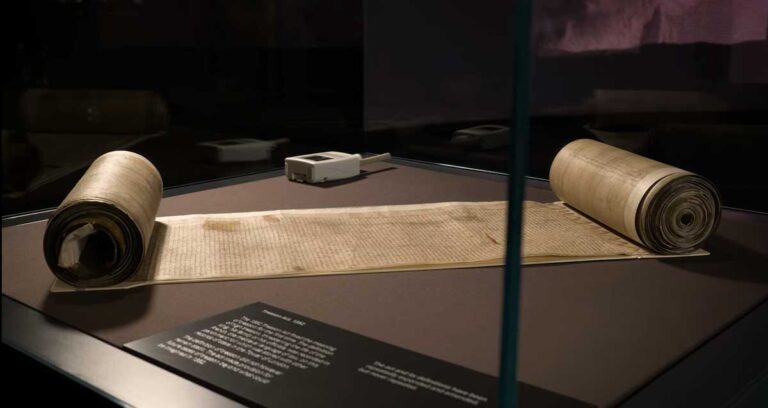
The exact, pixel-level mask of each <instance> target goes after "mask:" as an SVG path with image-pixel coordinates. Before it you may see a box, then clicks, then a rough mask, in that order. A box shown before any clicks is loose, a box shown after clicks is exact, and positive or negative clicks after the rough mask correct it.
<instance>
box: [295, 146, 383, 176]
mask: <svg viewBox="0 0 768 408" xmlns="http://www.w3.org/2000/svg"><path fill="white" fill-rule="evenodd" d="M391 157H392V156H390V154H389V153H384V154H380V155H377V156H371V157H366V158H363V156H361V155H359V154H349V153H341V152H322V153H312V154H305V155H302V156H293V157H286V159H285V176H286V177H288V179H289V180H291V181H298V182H300V183H312V184H314V183H323V182H326V181H333V180H341V179H346V178H350V177H355V176H357V175H359V174H360V166H364V165H366V164H371V163H374V162H377V161H382V160H387V159H389V158H391Z"/></svg>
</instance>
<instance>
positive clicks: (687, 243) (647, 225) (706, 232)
mask: <svg viewBox="0 0 768 408" xmlns="http://www.w3.org/2000/svg"><path fill="white" fill-rule="evenodd" d="M720 212H721V200H720V195H719V193H718V191H717V189H716V188H715V186H714V185H713V184H712V183H711V182H710V181H709V180H707V179H705V178H704V177H701V176H698V175H695V174H690V173H689V174H685V175H681V176H670V177H667V178H666V179H664V180H660V181H659V182H658V183H656V185H654V186H653V188H651V190H650V191H649V192H648V194H646V198H645V199H644V201H643V203H642V204H641V210H640V211H639V212H638V218H637V230H638V234H639V235H640V239H641V240H642V241H643V243H644V244H645V245H646V246H647V247H648V248H650V249H652V250H653V251H655V252H657V253H660V254H682V253H687V252H692V251H694V250H696V249H697V248H698V247H699V246H701V245H702V244H703V243H704V242H705V241H706V240H707V239H709V237H710V236H712V234H713V233H714V232H715V230H716V229H717V226H718V224H719V223H720Z"/></svg>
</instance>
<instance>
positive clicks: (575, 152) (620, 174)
mask: <svg viewBox="0 0 768 408" xmlns="http://www.w3.org/2000/svg"><path fill="white" fill-rule="evenodd" d="M549 179H550V185H551V187H552V191H554V192H555V194H557V196H558V198H560V199H561V200H563V201H564V202H566V203H567V204H568V205H569V206H570V207H572V208H575V209H577V210H579V211H580V212H581V213H584V214H586V215H588V216H590V217H592V218H593V219H595V220H597V221H599V222H600V223H602V224H604V225H606V226H608V227H610V228H611V229H613V230H614V231H616V232H618V233H619V234H621V235H623V236H625V237H627V238H630V239H632V240H633V241H635V242H636V243H639V244H641V245H643V246H644V247H646V248H648V249H650V250H651V251H653V252H656V253H659V254H682V253H687V252H691V251H693V250H694V249H696V248H697V247H698V246H699V245H700V244H701V243H702V242H703V241H704V240H706V239H707V238H708V237H709V236H710V235H711V234H712V233H713V232H714V230H715V229H716V228H717V225H718V222H719V220H720V197H719V195H718V192H717V190H716V189H715V186H714V185H712V183H710V182H709V181H708V180H707V179H705V178H703V177H701V176H698V175H696V174H693V173H690V172H687V171H685V170H681V169H678V168H676V167H672V166H669V165H666V164H664V163H659V162H657V161H654V160H651V159H648V158H645V157H642V156H638V155H636V154H634V153H630V152H628V151H625V150H622V149H618V148H615V147H612V146H609V145H607V144H603V143H600V142H596V141H594V140H589V139H581V140H576V141H574V142H571V143H569V144H568V145H566V146H565V147H564V148H563V149H562V150H560V152H559V153H558V154H557V156H556V157H555V160H554V161H553V163H552V167H551V168H550V171H549Z"/></svg>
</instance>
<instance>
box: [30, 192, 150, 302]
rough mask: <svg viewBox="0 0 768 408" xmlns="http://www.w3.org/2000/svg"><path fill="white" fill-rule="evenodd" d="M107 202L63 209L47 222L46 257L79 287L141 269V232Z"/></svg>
mask: <svg viewBox="0 0 768 408" xmlns="http://www.w3.org/2000/svg"><path fill="white" fill-rule="evenodd" d="M126 220H127V217H126V216H125V215H124V214H121V213H120V211H119V210H118V209H116V208H114V207H111V206H109V205H108V204H100V203H92V202H91V203H84V204H82V205H76V206H72V207H69V208H66V209H64V210H63V211H60V212H58V213H56V214H55V215H54V217H53V218H51V220H50V221H49V223H48V227H47V229H46V232H45V238H44V242H43V247H44V248H43V249H44V252H45V260H46V262H47V263H48V267H49V268H50V269H51V271H52V272H53V274H54V275H56V277H58V278H59V279H61V280H62V281H64V282H66V283H68V284H70V285H72V286H76V287H100V286H109V285H114V284H116V283H120V282H123V281H124V280H126V279H128V278H129V277H130V276H131V275H133V274H134V273H135V271H136V270H137V269H138V267H139V265H140V263H141V258H142V255H143V242H142V238H141V234H140V233H139V231H138V229H137V228H136V226H135V225H134V224H133V223H131V222H126Z"/></svg>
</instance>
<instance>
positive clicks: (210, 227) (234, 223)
mask: <svg viewBox="0 0 768 408" xmlns="http://www.w3.org/2000/svg"><path fill="white" fill-rule="evenodd" d="M240 224H241V222H240V221H239V220H205V222H204V223H203V229H204V230H206V231H222V232H233V231H236V230H237V229H238V228H239V227H240Z"/></svg>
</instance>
